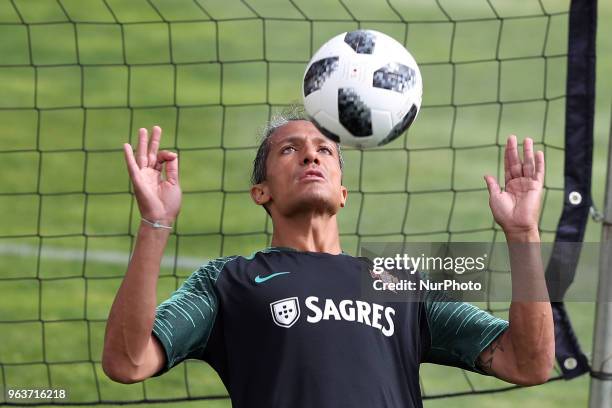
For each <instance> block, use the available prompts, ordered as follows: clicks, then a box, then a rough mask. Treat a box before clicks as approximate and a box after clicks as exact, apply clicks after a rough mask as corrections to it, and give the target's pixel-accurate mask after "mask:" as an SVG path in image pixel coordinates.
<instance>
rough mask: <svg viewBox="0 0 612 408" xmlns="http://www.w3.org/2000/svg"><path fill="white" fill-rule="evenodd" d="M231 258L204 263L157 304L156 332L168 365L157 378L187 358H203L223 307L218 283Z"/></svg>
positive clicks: (157, 374)
mask: <svg viewBox="0 0 612 408" xmlns="http://www.w3.org/2000/svg"><path fill="white" fill-rule="evenodd" d="M227 260H228V259H227V258H218V259H215V260H212V261H210V262H208V263H207V264H205V265H202V266H201V267H200V268H198V270H196V271H195V272H193V273H192V274H191V276H189V278H187V280H186V281H185V282H183V284H182V285H181V287H180V288H179V289H178V290H176V291H175V292H174V293H173V294H172V295H171V296H170V298H169V299H167V300H165V301H164V302H162V303H161V304H160V305H159V306H157V309H156V313H155V321H154V323H153V334H154V335H155V337H157V339H158V340H159V342H160V343H161V345H162V347H163V348H164V351H165V353H166V364H165V366H164V367H163V368H162V369H161V370H160V371H159V372H157V373H156V374H155V375H154V377H155V376H159V375H161V374H163V373H165V372H166V371H168V370H170V369H171V368H172V367H174V366H175V365H177V364H178V363H180V362H181V361H183V360H185V359H188V358H195V359H202V354H203V352H204V349H205V348H206V343H207V341H208V337H209V336H210V333H211V331H212V327H213V325H214V322H215V318H216V317H217V310H218V307H219V299H218V293H217V288H216V282H217V279H218V278H219V275H220V273H221V270H222V269H223V268H224V266H225V264H226V262H227Z"/></svg>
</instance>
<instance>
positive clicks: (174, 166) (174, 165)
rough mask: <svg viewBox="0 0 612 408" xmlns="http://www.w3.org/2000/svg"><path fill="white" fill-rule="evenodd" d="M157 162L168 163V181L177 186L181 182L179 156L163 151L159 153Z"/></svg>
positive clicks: (166, 173)
mask: <svg viewBox="0 0 612 408" xmlns="http://www.w3.org/2000/svg"><path fill="white" fill-rule="evenodd" d="M157 160H158V161H160V160H162V161H165V162H166V172H165V175H166V181H168V182H169V183H170V184H173V185H177V184H178V182H179V165H178V154H176V153H174V152H169V151H167V150H163V151H161V152H159V155H158V159H157Z"/></svg>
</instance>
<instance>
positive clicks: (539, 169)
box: [535, 150, 546, 183]
mask: <svg viewBox="0 0 612 408" xmlns="http://www.w3.org/2000/svg"><path fill="white" fill-rule="evenodd" d="M545 167H546V166H545V163H544V152H543V151H541V150H539V151H537V152H536V154H535V178H536V180H538V181H539V182H540V183H544V168H545Z"/></svg>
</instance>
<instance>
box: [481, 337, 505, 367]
mask: <svg viewBox="0 0 612 408" xmlns="http://www.w3.org/2000/svg"><path fill="white" fill-rule="evenodd" d="M502 337H503V336H497V338H496V339H495V340H493V341H492V342H491V344H490V345H489V347H487V349H486V350H485V351H484V352H482V353H480V355H479V356H478V358H477V359H476V367H477V368H478V369H480V370H482V371H484V372H486V373H489V374H492V373H493V369H492V367H493V358H494V357H495V352H496V351H497V350H499V351H500V352H502V353H503V352H504V347H503V346H502ZM498 354H499V353H498Z"/></svg>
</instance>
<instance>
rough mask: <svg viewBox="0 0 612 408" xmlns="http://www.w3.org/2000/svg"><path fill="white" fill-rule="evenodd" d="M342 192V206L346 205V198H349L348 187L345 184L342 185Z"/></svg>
mask: <svg viewBox="0 0 612 408" xmlns="http://www.w3.org/2000/svg"><path fill="white" fill-rule="evenodd" d="M340 194H342V200H341V201H340V207H343V208H344V206H345V205H346V199H347V198H348V190H347V188H346V187H344V186H340Z"/></svg>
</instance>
